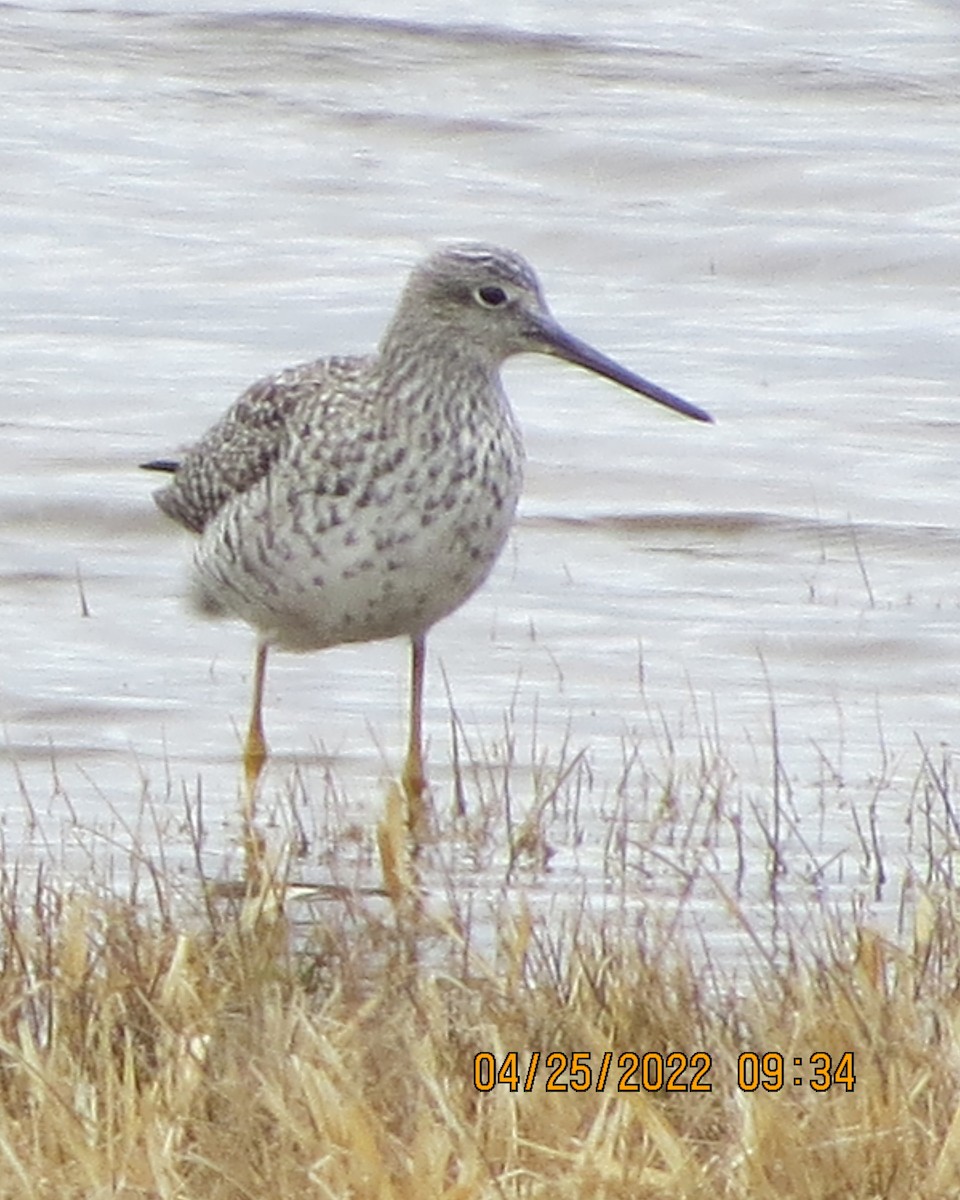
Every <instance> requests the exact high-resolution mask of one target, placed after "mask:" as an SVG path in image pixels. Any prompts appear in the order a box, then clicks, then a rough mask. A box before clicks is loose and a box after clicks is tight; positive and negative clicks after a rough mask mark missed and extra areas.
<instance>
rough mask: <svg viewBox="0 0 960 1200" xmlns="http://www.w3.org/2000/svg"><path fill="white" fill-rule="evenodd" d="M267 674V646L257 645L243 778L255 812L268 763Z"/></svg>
mask: <svg viewBox="0 0 960 1200" xmlns="http://www.w3.org/2000/svg"><path fill="white" fill-rule="evenodd" d="M266 674H267V645H266V643H265V642H259V643H258V644H257V657H256V659H255V661H254V667H253V699H252V701H251V706H250V724H249V725H248V727H247V740H246V741H245V742H244V745H243V777H244V780H245V781H246V785H247V807H248V810H249V811H250V812H251V813H252V812H253V802H254V799H255V796H256V789H257V781H258V780H259V778H260V772H261V771H262V770H263V764H264V763H265V762H266V761H267V743H266V739H265V738H264V736H263V684H264V680H265V678H266Z"/></svg>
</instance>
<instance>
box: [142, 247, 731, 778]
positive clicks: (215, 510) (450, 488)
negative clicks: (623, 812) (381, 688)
mask: <svg viewBox="0 0 960 1200" xmlns="http://www.w3.org/2000/svg"><path fill="white" fill-rule="evenodd" d="M525 351H537V352H541V353H547V354H552V355H555V356H557V357H560V358H564V359H566V360H568V361H571V362H575V363H578V364H579V365H581V366H584V367H587V368H588V369H590V370H593V371H595V372H597V373H599V374H602V375H605V376H607V377H608V378H610V379H612V380H614V381H615V382H617V383H619V384H621V385H622V386H624V387H627V388H630V389H631V390H633V391H635V392H638V393H640V394H642V395H645V396H648V397H650V398H651V399H654V400H656V401H658V402H659V403H661V404H665V405H667V406H668V407H671V408H674V409H676V410H677V411H679V412H681V413H683V414H684V415H686V416H690V417H694V418H696V419H698V420H709V419H710V418H709V417H708V416H707V414H706V413H704V412H703V411H702V410H700V409H698V408H696V407H694V406H693V405H690V404H688V403H687V402H686V401H683V400H680V399H679V398H678V397H676V396H673V395H672V394H671V393H669V392H666V391H664V390H663V389H661V388H659V387H657V386H656V385H655V384H651V383H649V382H647V381H646V380H643V379H641V378H640V377H639V376H636V375H633V374H632V373H631V372H629V371H627V370H625V369H624V368H623V367H620V366H619V365H618V364H616V363H614V362H612V361H611V360H610V359H607V358H605V357H603V356H602V355H600V354H598V353H597V352H596V351H594V350H592V349H591V348H590V347H588V346H586V345H585V344H584V343H582V342H579V341H577V340H576V339H574V338H572V337H571V336H570V335H569V334H566V333H565V332H564V331H563V330H562V329H561V328H560V327H559V326H558V325H557V324H556V323H555V322H554V320H553V318H552V317H551V316H550V314H549V311H548V310H547V307H546V304H545V302H544V300H543V296H542V293H541V291H540V287H539V284H538V282H537V280H536V277H535V275H534V274H533V272H532V270H531V269H530V267H529V266H528V265H527V264H526V262H524V260H523V259H522V258H520V257H519V256H518V255H516V254H514V253H511V252H510V251H506V250H502V249H499V248H497V247H494V246H487V245H476V244H466V245H455V246H451V247H448V248H446V249H443V250H441V251H439V252H437V253H436V254H434V255H432V256H431V257H430V258H428V259H427V260H426V261H425V262H423V263H422V264H421V265H420V266H419V267H417V268H416V270H415V271H414V272H413V274H412V275H411V277H410V280H409V282H408V284H407V287H406V289H405V291H404V292H403V295H402V296H401V299H400V303H399V305H398V308H397V311H396V314H395V315H394V318H393V320H392V321H391V323H390V325H389V327H388V328H387V331H386V333H385V334H384V337H383V339H382V341H381V343H380V347H379V350H378V352H377V353H376V354H374V355H370V356H368V357H363V358H359V357H358V358H329V359H321V360H319V361H318V362H313V363H308V364H305V365H303V366H299V367H293V368H290V369H289V370H286V371H282V372H280V374H278V375H275V376H273V377H272V378H270V379H266V380H264V381H262V382H260V383H257V384H254V385H253V387H251V388H250V389H249V390H248V391H246V392H245V393H244V394H243V395H242V396H241V397H240V398H239V400H237V401H236V402H235V403H234V405H233V406H232V407H231V408H230V409H229V410H228V411H227V413H226V414H225V416H224V417H223V418H222V419H221V420H220V421H219V422H218V423H217V424H216V425H214V426H213V428H212V429H211V430H210V431H209V432H208V433H207V434H206V435H205V436H204V437H203V438H202V439H201V441H200V442H198V443H197V445H196V446H194V447H193V449H192V450H190V451H189V452H188V453H187V454H186V456H185V457H184V458H183V460H182V462H180V463H177V464H174V463H171V462H170V461H163V462H157V463H153V464H147V465H148V466H154V467H156V468H157V469H163V470H170V469H171V468H174V469H175V473H174V477H173V479H172V481H171V482H170V483H169V484H168V486H166V487H164V488H161V489H160V490H159V491H158V492H157V493H156V500H157V503H158V505H159V506H160V508H161V509H163V511H164V512H165V513H167V514H168V515H169V516H171V517H172V518H173V519H174V520H176V521H178V522H179V523H180V524H181V525H184V526H185V527H186V528H187V529H190V530H192V531H193V532H194V533H196V534H198V535H199V543H198V546H197V550H196V554H195V557H194V564H193V571H192V577H191V585H190V590H191V597H192V600H193V603H194V604H195V605H196V607H198V608H199V609H200V610H202V611H203V612H204V613H207V614H209V615H215V616H234V617H239V618H241V619H242V620H244V621H246V622H248V623H249V624H250V625H252V626H253V627H254V629H256V631H257V634H258V637H259V640H260V647H261V649H260V652H259V656H258V676H259V684H260V687H261V688H262V671H263V665H264V662H265V656H266V647H267V646H272V645H275V646H278V647H282V648H286V649H292V650H318V649H323V648H324V647H327V646H333V645H336V644H339V643H343V642H361V641H373V640H377V639H381V638H389V637H397V636H406V637H409V638H411V641H412V644H413V648H414V656H413V700H412V715H411V737H410V749H409V752H408V758H407V765H406V769H405V772H404V783H405V786H406V788H407V791H408V793H410V794H414V793H418V792H419V791H421V790H422V788H423V771H422V761H421V759H420V728H419V721H420V715H419V704H420V689H421V687H422V671H423V646H424V637H425V634H426V632H427V630H428V629H429V628H430V627H431V626H432V625H434V624H435V623H436V622H437V621H439V620H441V619H442V618H443V617H445V616H447V615H448V614H449V613H451V612H453V611H454V610H455V609H456V608H458V607H459V606H460V605H461V604H462V603H463V602H464V601H465V600H466V599H467V598H468V597H469V596H470V595H471V594H472V593H473V592H474V591H475V590H476V589H477V588H478V587H479V586H480V584H481V583H482V582H483V580H484V579H485V578H486V576H487V575H488V574H489V572H490V570H491V568H492V567H493V565H494V563H495V562H496V559H497V556H498V555H499V553H500V551H501V549H502V547H503V544H504V542H505V540H506V538H507V535H508V533H509V530H510V527H511V525H512V523H513V519H514V513H515V510H516V505H517V500H518V498H519V495H520V488H521V482H522V474H523V448H522V443H521V439H520V434H519V431H518V429H517V426H516V423H515V421H514V418H513V414H512V412H511V410H510V406H509V403H508V401H507V398H506V396H505V395H504V392H503V389H502V386H501V383H500V377H499V368H500V366H501V364H502V363H503V361H504V360H505V359H506V358H508V357H510V356H511V355H514V354H519V353H522V352H525ZM259 707H260V695H259V692H258V691H257V689H255V698H254V713H253V715H252V719H251V730H250V734H249V735H248V743H247V754H246V760H245V761H246V763H247V768H248V775H252V776H253V778H254V779H255V778H256V775H257V774H258V773H259V770H260V766H261V765H262V761H263V758H264V757H265V753H266V751H265V746H264V745H263V738H262V728H261V726H260V715H259Z"/></svg>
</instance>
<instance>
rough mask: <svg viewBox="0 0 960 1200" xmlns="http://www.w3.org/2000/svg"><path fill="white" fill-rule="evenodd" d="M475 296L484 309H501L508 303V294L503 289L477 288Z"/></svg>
mask: <svg viewBox="0 0 960 1200" xmlns="http://www.w3.org/2000/svg"><path fill="white" fill-rule="evenodd" d="M474 295H475V296H476V297H477V299H478V300H479V301H480V303H481V304H482V305H483V307H484V308H500V307H501V305H503V304H506V302H507V293H506V292H505V291H504V290H503V288H501V287H482V288H477V290H476V292H475V293H474Z"/></svg>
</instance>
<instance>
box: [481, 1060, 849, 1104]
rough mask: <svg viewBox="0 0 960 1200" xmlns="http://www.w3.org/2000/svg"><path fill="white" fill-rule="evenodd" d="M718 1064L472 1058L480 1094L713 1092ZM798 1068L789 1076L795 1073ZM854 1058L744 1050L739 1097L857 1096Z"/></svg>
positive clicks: (738, 1076) (706, 1062) (709, 1061)
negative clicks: (787, 1093) (792, 1093)
mask: <svg viewBox="0 0 960 1200" xmlns="http://www.w3.org/2000/svg"><path fill="white" fill-rule="evenodd" d="M713 1065H714V1064H713V1056H712V1055H711V1054H708V1053H707V1052H706V1051H704V1050H700V1051H697V1052H696V1053H694V1054H684V1053H683V1052H682V1051H679V1050H675V1051H672V1052H668V1053H661V1052H659V1051H653V1050H651V1051H647V1052H646V1053H639V1052H638V1051H634V1050H625V1051H623V1052H622V1053H620V1054H617V1055H615V1054H614V1052H613V1051H612V1050H604V1051H603V1053H602V1054H596V1055H594V1054H591V1053H590V1051H588V1050H574V1051H569V1052H568V1051H565V1050H553V1051H550V1052H549V1053H546V1054H545V1053H542V1052H541V1051H540V1050H533V1051H531V1052H530V1053H529V1054H528V1055H523V1056H521V1054H520V1053H519V1051H517V1050H509V1051H507V1052H506V1053H505V1054H503V1055H501V1056H500V1057H499V1058H497V1056H496V1055H494V1054H493V1053H492V1052H490V1051H488V1050H481V1051H480V1052H479V1053H478V1054H475V1055H474V1058H473V1083H474V1087H475V1088H476V1089H477V1091H478V1092H492V1091H493V1090H494V1089H495V1088H497V1087H502V1088H507V1089H508V1090H509V1091H511V1092H516V1091H524V1092H532V1091H533V1090H534V1088H536V1087H542V1088H543V1090H544V1091H546V1092H591V1091H592V1092H602V1091H605V1090H606V1089H607V1088H608V1087H609V1088H610V1090H611V1091H617V1092H692V1093H697V1092H712V1091H713V1081H712V1080H711V1078H710V1076H711V1072H712V1071H713ZM791 1067H792V1068H793V1071H792V1073H791V1070H790V1068H791ZM856 1082H857V1079H856V1075H855V1074H854V1059H853V1051H852V1050H846V1051H844V1052H843V1053H842V1054H840V1055H837V1056H832V1055H830V1054H827V1053H826V1052H825V1051H817V1052H816V1053H814V1054H810V1055H807V1056H806V1057H805V1058H801V1057H799V1056H795V1057H792V1058H788V1057H785V1056H784V1055H783V1054H781V1053H780V1052H779V1051H775V1050H768V1051H765V1052H757V1051H753V1050H745V1051H744V1052H743V1053H742V1054H740V1056H739V1057H738V1059H737V1076H736V1086H737V1088H738V1089H739V1090H740V1091H741V1092H755V1091H757V1090H760V1091H764V1092H779V1091H781V1090H782V1089H783V1088H784V1087H791V1086H792V1087H795V1088H802V1087H808V1088H809V1089H810V1090H811V1091H812V1092H829V1091H831V1090H834V1089H836V1090H838V1091H840V1090H844V1091H847V1092H852V1091H853V1089H854V1087H855V1085H856Z"/></svg>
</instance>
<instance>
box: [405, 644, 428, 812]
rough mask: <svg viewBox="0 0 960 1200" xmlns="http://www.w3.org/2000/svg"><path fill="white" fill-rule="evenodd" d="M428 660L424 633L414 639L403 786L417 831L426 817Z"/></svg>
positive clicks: (411, 657)
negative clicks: (425, 687) (425, 688)
mask: <svg viewBox="0 0 960 1200" xmlns="http://www.w3.org/2000/svg"><path fill="white" fill-rule="evenodd" d="M426 660H427V642H426V638H425V636H424V635H423V634H417V635H416V636H415V637H412V638H411V639H410V738H409V741H408V742H407V761H406V763H405V764H404V767H403V775H402V776H401V784H402V786H403V794H404V795H405V796H406V798H407V813H408V822H409V825H410V828H411V829H414V830H415V829H417V828H418V827H419V826H420V823H421V820H422V818H423V798H424V794H425V793H426V790H427V777H426V773H425V771H424V766H423V672H424V667H425V665H426Z"/></svg>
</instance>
